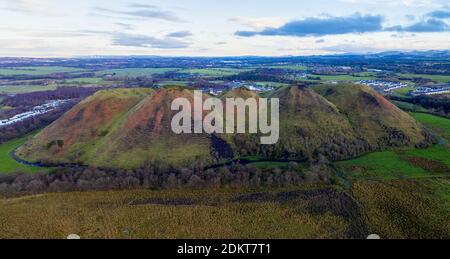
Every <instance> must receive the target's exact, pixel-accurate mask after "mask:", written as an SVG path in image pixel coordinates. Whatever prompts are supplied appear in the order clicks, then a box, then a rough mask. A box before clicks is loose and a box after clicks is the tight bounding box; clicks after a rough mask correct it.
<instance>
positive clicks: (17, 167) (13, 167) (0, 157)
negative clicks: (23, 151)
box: [0, 136, 47, 174]
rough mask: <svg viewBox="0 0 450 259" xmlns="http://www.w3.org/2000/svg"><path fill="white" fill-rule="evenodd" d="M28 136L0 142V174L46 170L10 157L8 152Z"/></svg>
mask: <svg viewBox="0 0 450 259" xmlns="http://www.w3.org/2000/svg"><path fill="white" fill-rule="evenodd" d="M29 138H30V137H29V136H27V137H23V138H19V139H15V140H12V141H9V142H6V143H3V144H0V174H8V173H15V172H21V173H36V172H41V171H47V170H46V169H42V168H37V167H32V166H27V165H23V164H21V163H19V162H17V161H15V160H14V159H12V158H11V156H10V153H11V152H12V151H14V150H15V149H16V148H18V147H20V146H21V145H23V144H24V143H25V142H26V141H27V140H28V139H29Z"/></svg>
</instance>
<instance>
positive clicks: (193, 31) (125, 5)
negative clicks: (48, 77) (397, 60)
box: [0, 0, 450, 57]
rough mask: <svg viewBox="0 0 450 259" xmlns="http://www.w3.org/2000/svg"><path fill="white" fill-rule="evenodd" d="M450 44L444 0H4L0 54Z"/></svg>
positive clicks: (315, 51)
mask: <svg viewBox="0 0 450 259" xmlns="http://www.w3.org/2000/svg"><path fill="white" fill-rule="evenodd" d="M442 49H447V50H448V49H450V5H449V4H448V0H314V1H303V0H146V1H144V0H70V1H69V0H0V56H3V57H6V56H8V57H13V56H14V57H77V56H92V55H160V56H244V55H245V56H246V55H252V56H254V55H258V56H285V55H325V54H339V53H368V52H382V51H413V50H442Z"/></svg>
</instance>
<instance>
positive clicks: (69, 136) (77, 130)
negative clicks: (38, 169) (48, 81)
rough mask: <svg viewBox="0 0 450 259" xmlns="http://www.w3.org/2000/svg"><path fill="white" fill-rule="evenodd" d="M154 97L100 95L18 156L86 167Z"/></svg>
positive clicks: (119, 92)
mask: <svg viewBox="0 0 450 259" xmlns="http://www.w3.org/2000/svg"><path fill="white" fill-rule="evenodd" d="M150 93H151V90H147V89H116V90H109V91H99V92H97V93H96V94H94V95H93V96H91V97H88V98H87V99H86V100H84V101H83V102H81V103H79V104H78V105H77V106H75V107H74V108H73V109H71V110H70V111H68V112H67V113H66V114H65V115H63V116H62V117H61V118H60V119H59V120H57V121H56V122H54V123H53V124H51V125H50V126H49V127H47V128H46V129H45V130H43V131H42V132H40V133H39V134H38V135H37V136H35V137H34V138H33V139H32V140H30V141H29V142H28V143H26V144H25V145H24V146H22V147H21V148H20V149H19V150H18V151H17V155H18V156H20V157H24V158H26V159H27V160H29V161H41V162H45V163H56V164H58V163H83V162H84V161H86V159H88V158H89V154H90V151H91V150H92V149H93V148H94V147H95V146H96V145H97V144H98V142H100V141H101V140H102V139H103V138H104V137H105V136H106V135H108V134H110V132H111V131H114V130H115V129H116V128H117V124H118V123H119V121H120V120H123V119H124V117H126V115H127V112H128V111H129V110H130V109H132V108H133V107H134V106H135V105H136V104H138V103H139V102H140V101H141V100H143V99H144V98H145V97H146V96H148V95H149V94H150Z"/></svg>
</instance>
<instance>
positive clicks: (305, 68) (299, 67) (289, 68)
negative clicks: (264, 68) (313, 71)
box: [269, 65, 308, 71]
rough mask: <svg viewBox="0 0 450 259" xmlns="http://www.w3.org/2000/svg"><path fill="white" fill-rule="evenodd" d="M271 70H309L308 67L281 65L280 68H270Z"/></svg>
mask: <svg viewBox="0 0 450 259" xmlns="http://www.w3.org/2000/svg"><path fill="white" fill-rule="evenodd" d="M269 68H278V69H287V70H294V71H305V70H307V69H308V67H307V66H300V65H299V66H296V65H280V66H270V67H269Z"/></svg>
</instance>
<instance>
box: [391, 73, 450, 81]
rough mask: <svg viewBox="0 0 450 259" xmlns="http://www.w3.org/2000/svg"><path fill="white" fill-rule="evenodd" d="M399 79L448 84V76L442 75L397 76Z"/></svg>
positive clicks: (449, 78) (449, 79) (449, 77)
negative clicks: (415, 79) (428, 80)
mask: <svg viewBox="0 0 450 259" xmlns="http://www.w3.org/2000/svg"><path fill="white" fill-rule="evenodd" d="M397 76H399V77H405V78H424V79H430V80H433V81H436V82H439V83H447V82H450V76H443V75H426V74H397Z"/></svg>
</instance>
